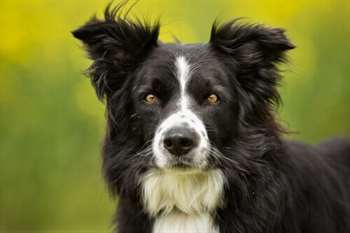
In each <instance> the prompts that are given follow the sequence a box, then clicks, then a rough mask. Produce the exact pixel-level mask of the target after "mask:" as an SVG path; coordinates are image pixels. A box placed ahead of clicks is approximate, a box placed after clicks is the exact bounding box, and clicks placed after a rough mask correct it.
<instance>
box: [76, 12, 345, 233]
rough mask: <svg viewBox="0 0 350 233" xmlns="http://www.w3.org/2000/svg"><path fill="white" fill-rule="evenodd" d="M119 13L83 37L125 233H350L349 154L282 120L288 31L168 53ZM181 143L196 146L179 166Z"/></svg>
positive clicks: (152, 34)
mask: <svg viewBox="0 0 350 233" xmlns="http://www.w3.org/2000/svg"><path fill="white" fill-rule="evenodd" d="M120 11H121V6H118V7H116V8H114V9H110V8H109V7H108V8H107V9H106V12H105V18H104V19H103V20H99V19H96V18H93V19H91V20H90V21H89V22H88V23H86V24H85V25H84V26H82V27H80V28H79V29H77V30H76V31H74V32H73V35H74V36H75V37H76V38H78V39H80V40H81V41H83V43H84V45H85V46H86V49H87V51H88V53H89V55H90V58H91V59H92V60H93V64H92V65H91V67H90V68H89V70H88V71H89V74H90V76H91V81H92V84H93V86H94V87H95V89H96V92H97V95H98V97H99V98H100V99H104V100H105V101H106V109H107V133H106V137H105V141H104V147H103V169H104V173H105V176H106V180H107V183H108V184H109V187H110V190H111V191H112V193H113V194H114V195H117V196H118V197H119V202H118V211H117V218H116V223H117V232H118V233H141V232H142V233H268V232H270V233H306V232H307V233H341V232H344V233H345V232H350V228H349V225H350V224H349V222H350V214H349V204H350V181H349V180H350V178H349V175H350V144H349V143H348V142H347V141H345V140H338V139H334V140H330V141H327V142H324V143H322V144H320V145H317V146H311V145H305V144H303V143H300V142H291V141H287V140H285V139H283V138H282V133H283V132H284V131H283V130H282V128H281V127H280V126H279V124H278V123H277V122H276V120H275V118H274V107H275V105H276V104H278V103H279V93H278V91H277V85H278V82H279V80H280V76H279V73H278V69H277V67H276V65H278V64H279V63H281V62H283V61H284V60H285V59H284V58H285V52H286V51H287V50H290V49H293V48H294V46H293V44H291V43H290V42H289V40H288V39H287V38H286V36H285V35H284V32H283V30H281V29H276V28H269V27H265V26H263V25H247V24H240V23H239V22H237V21H231V22H228V23H225V24H223V25H220V26H218V25H217V24H214V25H213V27H212V30H211V35H210V41H209V43H207V44H180V43H175V44H165V43H162V42H161V41H159V40H158V34H159V28H160V26H159V24H157V23H156V24H154V25H148V24H145V23H143V22H141V21H137V20H136V21H132V20H129V19H127V18H126V17H123V16H121V14H120ZM149 94H152V95H153V96H155V97H156V101H155V102H154V103H153V104H149V103H147V102H146V101H145V97H146V96H147V95H149ZM211 94H215V96H217V97H218V101H217V103H215V104H211V103H209V102H208V96H210V95H211ZM170 132H171V133H172V134H171V133H170ZM174 132H175V134H176V135H182V134H181V133H182V132H185V133H186V134H188V135H190V136H189V137H190V139H191V140H192V142H191V143H190V144H191V148H190V150H189V151H188V152H186V153H184V154H181V156H179V154H176V153H172V152H170V150H169V149H167V148H168V147H167V148H166V144H165V142H164V141H165V140H166V138H167V137H169V134H171V135H174Z"/></svg>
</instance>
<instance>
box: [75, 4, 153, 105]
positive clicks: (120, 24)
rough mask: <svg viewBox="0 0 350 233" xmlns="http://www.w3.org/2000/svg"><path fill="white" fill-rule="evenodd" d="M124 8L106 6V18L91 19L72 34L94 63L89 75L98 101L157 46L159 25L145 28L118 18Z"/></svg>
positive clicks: (134, 22)
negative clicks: (80, 42) (82, 45)
mask: <svg viewBox="0 0 350 233" xmlns="http://www.w3.org/2000/svg"><path fill="white" fill-rule="evenodd" d="M122 6H123V5H118V6H116V7H115V8H114V9H110V7H107V9H106V11H105V19H104V20H99V19H96V18H93V19H91V20H90V21H89V22H87V23H86V24H85V25H83V26H82V27H80V28H78V29H77V30H75V31H73V32H72V34H73V36H74V37H75V38H77V39H79V40H81V41H82V42H83V43H84V45H85V48H86V50H87V52H88V54H89V56H90V58H91V59H92V60H93V64H92V65H91V66H90V68H89V70H88V73H89V75H90V77H91V82H92V85H93V86H94V87H95V90H96V93H97V96H98V97H99V98H100V99H103V98H104V97H107V98H108V97H109V96H111V95H112V94H113V93H114V92H116V91H117V90H118V89H119V88H121V87H122V85H123V83H124V82H125V81H126V79H127V78H128V76H129V75H130V73H131V72H132V71H133V70H134V69H135V68H136V67H137V65H138V64H139V63H140V62H142V61H143V60H144V59H145V57H146V56H147V54H148V53H149V52H150V51H151V50H152V48H154V47H156V46H157V41H158V35H159V24H158V23H156V24H154V25H147V24H145V23H143V22H141V21H139V20H135V21H132V20H129V19H126V16H125V17H122V16H120V13H119V11H120V10H121V7H122Z"/></svg>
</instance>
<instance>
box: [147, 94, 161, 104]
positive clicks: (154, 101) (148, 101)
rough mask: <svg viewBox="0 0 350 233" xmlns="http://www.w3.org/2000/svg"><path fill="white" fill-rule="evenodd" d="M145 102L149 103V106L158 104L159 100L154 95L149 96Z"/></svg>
mask: <svg viewBox="0 0 350 233" xmlns="http://www.w3.org/2000/svg"><path fill="white" fill-rule="evenodd" d="M144 101H145V102H146V103H147V104H155V103H157V101H158V98H157V96H155V95H153V94H147V95H146V97H145V99H144Z"/></svg>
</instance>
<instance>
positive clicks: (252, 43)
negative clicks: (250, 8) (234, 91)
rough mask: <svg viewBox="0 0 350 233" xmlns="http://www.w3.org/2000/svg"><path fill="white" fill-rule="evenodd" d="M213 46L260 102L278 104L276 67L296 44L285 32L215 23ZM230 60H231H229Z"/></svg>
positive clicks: (211, 40) (243, 85)
mask: <svg viewBox="0 0 350 233" xmlns="http://www.w3.org/2000/svg"><path fill="white" fill-rule="evenodd" d="M210 46H211V47H212V48H213V49H214V50H215V51H218V52H219V54H220V57H222V56H224V57H226V58H228V60H229V64H228V65H230V66H232V67H229V68H233V69H234V72H235V75H236V77H237V80H238V82H239V83H240V85H241V87H242V88H244V90H245V91H246V93H247V94H249V95H250V96H251V97H253V98H254V99H255V100H260V101H258V102H265V101H271V100H272V102H273V101H275V100H276V99H278V93H277V90H276V88H275V86H276V84H277V83H278V81H279V75H278V70H277V68H276V64H278V63H280V62H283V61H284V60H285V52H286V51H287V50H290V49H293V48H294V45H293V44H292V43H291V42H290V41H289V40H288V39H287V37H286V36H285V34H284V30H283V29H279V28H268V27H265V26H262V25H244V24H239V23H238V22H237V21H235V20H234V21H230V22H228V23H225V24H223V25H221V26H218V25H217V24H216V23H214V25H213V27H212V30H211V35H210ZM226 60H227V59H226Z"/></svg>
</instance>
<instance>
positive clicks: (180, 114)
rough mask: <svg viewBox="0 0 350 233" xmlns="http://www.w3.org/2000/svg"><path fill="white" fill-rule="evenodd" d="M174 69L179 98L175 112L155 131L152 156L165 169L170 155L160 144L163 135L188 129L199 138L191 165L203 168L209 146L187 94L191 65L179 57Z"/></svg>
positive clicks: (203, 128)
mask: <svg viewBox="0 0 350 233" xmlns="http://www.w3.org/2000/svg"><path fill="white" fill-rule="evenodd" d="M175 69H176V70H175V75H176V78H177V79H178V82H179V86H180V97H179V99H177V100H176V101H177V103H176V105H177V108H176V110H175V111H174V112H173V113H171V114H170V115H169V116H168V117H167V118H166V119H164V120H163V121H162V122H161V123H160V125H159V127H158V130H157V131H156V134H155V136H154V140H153V154H154V156H155V158H156V164H157V165H158V166H160V167H166V165H167V164H168V163H169V157H171V155H170V154H169V152H168V151H167V150H166V149H165V148H164V145H163V143H162V142H163V140H164V135H165V134H166V132H167V131H168V130H169V129H171V128H174V127H188V128H189V129H190V130H193V131H194V132H196V133H197V135H198V136H199V144H198V146H197V147H196V148H193V149H192V151H190V153H192V158H193V163H194V165H196V166H197V167H203V166H205V165H206V158H207V155H208V151H209V148H210V144H209V142H208V135H207V132H206V128H205V125H204V123H203V122H202V120H201V119H200V118H199V117H198V116H197V114H196V113H195V112H194V111H193V109H192V108H191V98H190V96H189V94H188V92H187V86H188V83H189V80H190V78H191V65H190V63H189V62H188V61H187V59H186V58H185V57H184V56H179V57H177V58H176V59H175Z"/></svg>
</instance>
